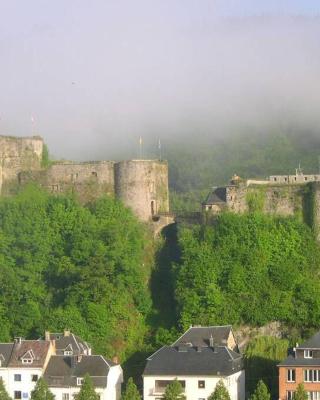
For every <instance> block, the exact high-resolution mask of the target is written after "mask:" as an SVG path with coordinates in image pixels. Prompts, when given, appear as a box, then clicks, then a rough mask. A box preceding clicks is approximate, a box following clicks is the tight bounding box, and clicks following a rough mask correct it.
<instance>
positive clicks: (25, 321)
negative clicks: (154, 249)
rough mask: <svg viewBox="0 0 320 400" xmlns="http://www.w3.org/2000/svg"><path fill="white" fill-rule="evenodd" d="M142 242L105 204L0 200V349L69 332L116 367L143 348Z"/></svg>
mask: <svg viewBox="0 0 320 400" xmlns="http://www.w3.org/2000/svg"><path fill="white" fill-rule="evenodd" d="M147 243H148V239H147V238H146V237H145V233H144V231H143V229H142V227H141V225H140V223H138V222H137V220H136V219H135V217H134V216H133V215H132V214H131V212H130V211H129V210H128V209H126V208H124V207H123V206H122V204H120V203H119V202H117V201H114V200H113V199H110V198H103V199H101V200H99V201H97V202H96V203H95V204H93V205H91V206H90V207H83V206H81V205H79V204H78V203H77V202H76V201H75V200H73V199H72V198H70V197H53V196H49V195H47V194H46V193H43V192H41V191H40V190H39V189H37V188H33V187H29V188H27V189H26V190H25V191H23V192H22V193H20V194H19V195H18V196H16V197H11V198H2V199H1V200H0V270H1V273H0V321H1V327H2V328H1V333H0V339H1V340H2V341H7V340H10V338H12V337H13V336H24V337H37V336H38V335H41V334H43V332H44V330H45V329H49V330H53V331H61V330H63V329H64V328H66V327H68V328H70V329H71V330H73V331H74V332H76V333H77V334H78V335H80V336H82V337H83V338H85V339H87V340H89V342H90V343H92V344H93V345H94V349H95V351H97V352H101V353H102V354H105V355H108V356H109V357H112V356H113V355H118V356H120V357H122V359H123V358H124V357H125V356H126V355H128V354H131V353H132V352H133V351H136V350H137V349H139V346H141V345H142V343H143V338H144V333H145V330H146V327H145V316H146V314H147V313H148V312H149V310H150V306H151V300H150V295H149V291H148V287H147V282H148V278H149V274H150V272H149V271H148V267H147V265H145V263H144V261H145V260H144V257H145V255H144V250H145V247H146V244H147Z"/></svg>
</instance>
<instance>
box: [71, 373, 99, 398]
mask: <svg viewBox="0 0 320 400" xmlns="http://www.w3.org/2000/svg"><path fill="white" fill-rule="evenodd" d="M74 398H75V400H99V399H100V396H99V395H98V394H97V393H96V391H95V390H94V386H93V383H92V379H91V377H90V375H88V374H87V375H85V377H84V378H83V383H82V386H81V389H80V392H79V393H78V394H76V395H75V397H74Z"/></svg>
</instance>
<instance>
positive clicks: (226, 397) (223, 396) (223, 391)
mask: <svg viewBox="0 0 320 400" xmlns="http://www.w3.org/2000/svg"><path fill="white" fill-rule="evenodd" d="M208 400H230V394H229V392H228V389H227V388H226V387H225V384H224V383H223V380H221V379H220V380H219V382H218V383H217V384H216V387H215V389H214V391H213V393H211V395H210V396H209V397H208Z"/></svg>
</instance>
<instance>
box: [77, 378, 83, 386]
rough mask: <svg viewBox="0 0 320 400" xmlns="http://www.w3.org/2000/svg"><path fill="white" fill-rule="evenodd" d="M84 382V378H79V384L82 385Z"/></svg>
mask: <svg viewBox="0 0 320 400" xmlns="http://www.w3.org/2000/svg"><path fill="white" fill-rule="evenodd" d="M82 384H83V378H77V385H78V386H80V385H82Z"/></svg>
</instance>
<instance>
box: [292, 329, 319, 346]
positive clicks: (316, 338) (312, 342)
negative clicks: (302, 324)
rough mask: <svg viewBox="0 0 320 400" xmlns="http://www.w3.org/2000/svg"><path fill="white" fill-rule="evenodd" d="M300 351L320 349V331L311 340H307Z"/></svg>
mask: <svg viewBox="0 0 320 400" xmlns="http://www.w3.org/2000/svg"><path fill="white" fill-rule="evenodd" d="M297 348H298V349H320V331H319V332H317V333H316V334H315V335H313V336H312V337H311V338H310V339H308V340H306V341H305V342H304V343H302V344H301V345H300V346H298V347H297Z"/></svg>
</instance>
